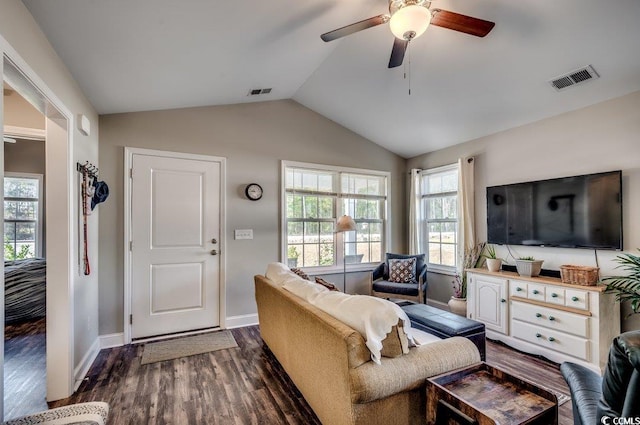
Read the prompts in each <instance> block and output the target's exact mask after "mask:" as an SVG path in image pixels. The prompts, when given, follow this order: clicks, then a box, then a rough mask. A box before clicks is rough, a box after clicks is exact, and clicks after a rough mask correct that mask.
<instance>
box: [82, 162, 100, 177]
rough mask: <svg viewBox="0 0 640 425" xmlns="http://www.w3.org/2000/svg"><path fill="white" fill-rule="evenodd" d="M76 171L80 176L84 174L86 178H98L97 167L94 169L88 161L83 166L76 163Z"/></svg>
mask: <svg viewBox="0 0 640 425" xmlns="http://www.w3.org/2000/svg"><path fill="white" fill-rule="evenodd" d="M76 171H78V172H79V173H82V174H85V173H86V174H87V176H88V177H90V178H93V179H97V178H98V172H99V170H98V167H96V166H95V165H93V164H92V163H90V162H89V161H86V162H85V163H84V164H80V163H79V162H76Z"/></svg>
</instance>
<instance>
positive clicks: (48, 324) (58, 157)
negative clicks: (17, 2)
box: [0, 40, 74, 417]
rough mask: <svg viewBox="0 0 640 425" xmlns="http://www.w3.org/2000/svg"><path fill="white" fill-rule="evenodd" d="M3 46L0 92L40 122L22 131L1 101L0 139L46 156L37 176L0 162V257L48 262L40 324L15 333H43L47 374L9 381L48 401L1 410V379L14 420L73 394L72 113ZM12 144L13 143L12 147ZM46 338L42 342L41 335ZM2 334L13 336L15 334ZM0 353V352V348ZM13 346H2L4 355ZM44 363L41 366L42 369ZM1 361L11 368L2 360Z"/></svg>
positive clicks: (23, 403)
mask: <svg viewBox="0 0 640 425" xmlns="http://www.w3.org/2000/svg"><path fill="white" fill-rule="evenodd" d="M0 41H1V40H0ZM2 47H4V49H3V50H4V54H3V61H2V68H1V71H2V80H3V87H7V88H8V89H9V90H11V91H12V92H13V93H7V94H10V95H11V94H12V95H15V96H19V97H21V98H22V99H24V100H25V102H26V103H27V104H29V105H30V106H31V107H32V109H35V110H36V111H37V113H38V114H40V116H41V119H42V121H43V126H41V128H39V129H38V128H35V129H34V128H30V127H32V126H29V125H26V126H25V125H24V124H21V123H20V121H19V120H17V121H12V120H14V119H15V117H14V116H13V115H12V113H13V112H15V111H12V110H11V106H9V108H8V107H7V101H6V99H5V98H4V96H3V110H4V113H3V116H2V123H0V124H2V127H1V128H2V133H3V140H4V139H5V137H6V138H7V139H9V140H8V141H9V143H7V145H8V144H12V145H15V146H12V148H13V149H14V150H15V148H18V147H22V148H25V149H27V150H29V149H36V150H37V149H40V150H44V166H43V167H42V166H41V167H42V168H43V170H41V171H40V172H37V171H36V172H34V170H33V169H32V170H31V171H26V172H25V171H18V172H14V173H13V174H12V172H11V168H12V167H13V166H14V165H15V163H14V162H13V160H14V159H15V158H16V157H15V156H12V154H13V153H15V152H13V153H11V154H9V155H8V156H7V159H9V161H12V162H11V164H8V165H7V169H6V170H5V161H4V160H3V161H0V171H1V172H0V176H1V177H2V184H3V187H6V186H5V179H7V180H8V183H9V185H10V186H9V192H11V193H9V195H11V196H9V198H5V199H4V204H3V208H2V211H3V214H2V215H3V230H4V233H3V237H4V242H5V244H4V245H5V251H6V253H7V255H11V256H14V257H16V258H14V260H12V261H15V260H16V259H17V257H24V258H19V259H20V260H26V259H27V257H30V256H31V254H34V256H35V257H36V258H44V257H45V256H46V267H44V271H43V270H41V268H40V269H39V270H38V273H39V274H40V278H39V279H40V280H43V281H44V286H45V287H46V289H45V291H44V292H45V294H44V298H45V311H46V313H45V318H42V319H41V321H40V322H38V323H37V324H35V325H34V326H33V327H32V328H31V329H22V330H20V332H23V331H27V333H34V334H35V335H41V337H40V345H42V344H41V343H42V342H43V341H42V339H44V340H45V341H44V347H41V348H40V353H42V352H44V357H45V359H44V361H43V360H42V357H41V356H39V357H38V356H37V357H38V358H39V360H38V362H39V363H40V368H41V370H44V371H45V373H46V378H45V379H44V380H43V379H42V376H41V374H40V375H39V378H38V379H40V380H41V381H38V382H39V383H38V384H37V385H33V384H32V383H31V382H27V381H26V380H27V375H25V374H22V373H20V374H17V375H15V376H16V378H17V380H16V383H17V384H20V385H22V387H23V388H26V387H27V386H30V385H33V386H38V387H39V388H41V389H42V388H44V389H45V396H46V398H43V397H41V396H39V397H37V398H35V400H36V402H35V403H36V404H34V405H31V402H30V401H29V398H23V399H22V402H21V403H20V406H19V408H16V406H13V408H12V407H11V406H10V405H8V406H7V409H4V407H5V406H4V400H5V397H4V396H5V395H7V396H10V395H12V394H13V389H8V390H5V389H4V384H5V382H4V381H5V380H4V379H2V380H1V381H0V382H2V383H3V391H2V397H0V401H2V409H0V412H4V411H7V414H8V415H10V416H12V417H14V416H18V415H19V414H22V413H29V412H34V411H37V410H43V408H46V402H45V400H57V399H62V398H66V397H68V396H69V395H71V394H72V392H73V346H74V345H73V333H72V329H73V327H72V324H73V302H72V292H71V288H72V285H71V284H70V283H71V281H72V279H71V278H72V274H71V273H72V272H71V271H72V270H73V262H72V258H74V256H73V249H74V245H73V243H72V240H73V237H72V229H73V227H72V223H73V222H72V211H73V206H72V203H71V194H72V193H73V192H72V187H71V178H70V175H71V173H70V172H69V170H70V169H71V166H70V164H71V158H72V156H71V149H70V147H71V142H70V139H69V137H70V135H69V124H70V117H71V113H70V112H69V111H68V110H67V109H66V108H65V107H64V106H63V105H62V104H61V102H60V101H59V100H58V99H57V97H56V96H55V95H54V94H53V93H52V92H51V90H50V89H49V88H48V87H47V86H46V85H45V84H44V83H43V82H42V80H41V79H40V78H39V77H38V76H37V75H36V74H35V73H34V72H33V70H32V69H31V68H30V67H29V66H28V64H27V63H26V62H24V61H23V60H22V59H21V58H20V57H19V55H17V53H15V52H13V51H12V49H11V48H10V46H8V45H6V44H5V43H3V46H2ZM52 99H53V100H52ZM36 127H37V126H36ZM34 135H35V136H34ZM34 139H36V140H34ZM14 140H15V143H12V142H13V141H14ZM4 144H5V143H3V145H4ZM4 153H5V149H3V155H2V157H3V159H4V157H5V155H4ZM11 158H13V159H11ZM38 174H41V175H42V177H41V178H40V177H39V176H38ZM34 175H35V176H34ZM34 177H35V180H34ZM12 179H13V180H12ZM36 181H37V184H36V183H35V182H36ZM11 184H13V185H14V186H11ZM36 186H38V190H37V192H39V194H38V196H36V195H35V194H34V190H35V187H36ZM45 205H46V207H45ZM36 208H37V209H38V210H39V215H38V214H36V213H35V212H34V211H35V209H36ZM5 209H8V213H9V216H7V215H6V214H4V210H5ZM11 214H13V215H11ZM46 223H55V225H50V226H47V225H46ZM9 246H10V247H9ZM3 265H4V266H6V265H7V263H6V262H5V263H3ZM3 270H4V273H2V280H4V279H5V278H6V277H7V273H15V270H11V268H10V267H3ZM21 272H22V271H21ZM30 273H32V271H28V272H27V274H30ZM38 273H36V274H38ZM42 275H44V276H42ZM21 283H24V281H23V282H21ZM27 286H29V285H27ZM0 290H2V292H1V293H2V294H5V288H4V285H2V287H1V288H0ZM38 297H42V293H40V295H37V296H35V297H34V299H38ZM36 305H37V306H38V308H40V306H41V300H40V301H38V302H36ZM51 312H55V314H51ZM5 313H10V314H11V311H10V310H7V311H5ZM10 314H9V315H8V316H7V318H8V319H10V320H11V319H12V318H15V317H12V316H11V315H10ZM20 319H24V318H20ZM42 328H44V330H43V329H42ZM3 331H4V328H3ZM45 332H46V337H44V334H45ZM7 336H13V330H12V333H11V334H10V335H7ZM36 339H37V338H36ZM3 340H4V338H3ZM2 347H3V350H1V351H2V353H3V354H4V345H3V346H2ZM12 347H13V346H12V345H10V344H7V348H8V349H10V348H12ZM9 359H10V357H7V358H6V360H9ZM42 362H44V369H42ZM2 363H3V364H6V363H10V362H9V361H7V362H4V361H3V362H2ZM3 372H4V370H3ZM4 375H5V374H4V373H3V376H4ZM36 375H37V373H36ZM12 376H13V375H11V374H10V373H9V372H8V373H7V374H6V377H7V378H11V377H12ZM10 393H11V394H10ZM39 403H42V404H39ZM9 409H11V411H9Z"/></svg>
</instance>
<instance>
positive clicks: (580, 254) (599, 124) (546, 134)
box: [408, 92, 640, 330]
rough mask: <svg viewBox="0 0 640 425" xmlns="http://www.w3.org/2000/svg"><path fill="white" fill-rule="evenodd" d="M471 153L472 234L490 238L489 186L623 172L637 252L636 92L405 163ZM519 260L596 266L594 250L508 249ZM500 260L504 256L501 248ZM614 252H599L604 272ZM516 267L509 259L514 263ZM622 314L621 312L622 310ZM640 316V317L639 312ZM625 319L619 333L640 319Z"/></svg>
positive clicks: (445, 289)
mask: <svg viewBox="0 0 640 425" xmlns="http://www.w3.org/2000/svg"><path fill="white" fill-rule="evenodd" d="M461 156H475V157H476V162H475V190H476V193H475V199H476V217H475V223H476V229H477V237H478V240H479V241H483V240H486V237H487V223H486V221H487V217H486V208H487V205H486V196H485V190H486V187H487V186H494V185H499V184H507V183H516V182H522V181H530V180H541V179H549V178H554V177H564V176H571V175H579V174H589V173H596V172H602V171H611V170H622V180H623V181H622V184H623V204H624V205H623V221H624V226H623V234H624V250H625V251H629V252H634V251H635V253H637V251H636V248H640V225H638V220H637V217H638V212H639V211H640V92H635V93H631V94H629V95H626V96H623V97H620V98H617V99H613V100H609V101H606V102H602V103H599V104H596V105H593V106H590V107H587V108H584V109H580V110H577V111H573V112H569V113H566V114H562V115H558V116H556V117H552V118H548V119H545V120H542V121H538V122H536V123H532V124H529V125H526V126H522V127H518V128H515V129H511V130H507V131H503V132H501V133H497V134H494V135H491V136H487V137H483V138H480V139H476V140H473V141H470V142H467V143H464V144H460V145H457V146H453V147H451V148H448V149H443V150H440V151H437V152H433V153H429V154H425V155H421V156H418V157H415V158H412V159H410V160H409V161H408V168H423V169H426V168H431V167H436V166H440V165H444V164H450V163H453V162H455V160H456V159H457V158H458V157H461ZM511 249H512V252H513V253H514V255H515V256H516V257H518V256H528V255H532V256H535V257H536V258H539V259H543V260H544V261H545V262H544V265H543V267H544V268H547V269H553V270H559V267H560V266H561V265H563V264H580V265H587V266H593V265H595V256H594V251H593V250H582V249H564V248H539V247H523V246H512V247H511ZM497 251H498V255H499V256H502V257H504V258H507V257H508V252H507V251H506V249H505V247H497ZM616 254H617V253H616V252H612V251H598V259H599V265H600V270H601V274H602V275H603V276H608V275H612V274H619V272H618V271H616V270H614V267H615V266H616V263H615V262H613V261H612V260H613V259H614V258H615V256H616ZM512 263H513V261H512ZM450 281H451V278H450V276H446V277H443V276H437V275H433V274H432V275H431V276H430V288H429V291H428V292H429V293H428V296H429V297H430V298H432V299H436V300H439V301H442V302H446V300H447V299H448V297H449V296H450V295H451V289H450ZM626 312H627V309H626V308H625V309H624V310H623V316H624V315H625V314H624V313H626ZM637 316H640V315H637ZM637 316H634V317H632V318H631V319H629V320H626V321H624V322H623V330H629V329H634V328H635V329H638V328H639V327H640V317H637Z"/></svg>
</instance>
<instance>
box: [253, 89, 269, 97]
mask: <svg viewBox="0 0 640 425" xmlns="http://www.w3.org/2000/svg"><path fill="white" fill-rule="evenodd" d="M271 90H273V89H272V88H268V89H251V90H249V93H247V96H257V95H259V94H269V93H271Z"/></svg>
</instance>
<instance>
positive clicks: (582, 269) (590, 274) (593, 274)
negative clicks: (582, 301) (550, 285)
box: [560, 265, 600, 286]
mask: <svg viewBox="0 0 640 425" xmlns="http://www.w3.org/2000/svg"><path fill="white" fill-rule="evenodd" d="M599 271H600V269H599V268H598V267H586V266H572V265H564V266H560V275H561V276H562V282H563V283H573V284H574V285H583V286H594V285H596V284H597V283H598V272H599Z"/></svg>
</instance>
